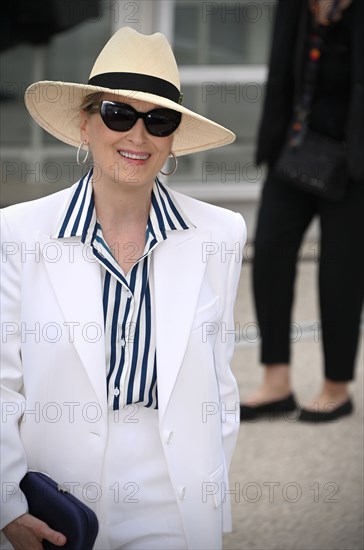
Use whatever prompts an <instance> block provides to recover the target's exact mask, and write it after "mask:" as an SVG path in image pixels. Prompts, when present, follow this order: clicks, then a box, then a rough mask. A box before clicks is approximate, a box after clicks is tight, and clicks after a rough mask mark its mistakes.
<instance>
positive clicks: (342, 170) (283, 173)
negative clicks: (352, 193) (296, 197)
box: [274, 129, 349, 201]
mask: <svg viewBox="0 0 364 550" xmlns="http://www.w3.org/2000/svg"><path fill="white" fill-rule="evenodd" d="M274 171H275V173H276V175H277V176H278V177H279V178H280V179H281V180H282V181H284V182H286V183H289V184H290V185H293V186H294V187H297V188H298V189H302V190H303V191H307V192H309V193H313V194H314V195H317V196H319V197H322V198H325V199H328V200H332V201H340V200H341V199H343V198H344V197H345V194H346V190H347V186H348V182H349V174H348V164H347V159H346V149H345V144H344V143H343V142H341V141H337V140H335V139H331V138H329V137H327V136H324V135H322V134H318V133H317V132H313V131H312V130H310V129H307V130H306V134H305V137H304V140H303V142H302V144H301V145H300V146H298V147H294V146H292V145H290V140H288V142H287V143H286V144H285V145H284V147H283V150H282V151H281V154H280V156H279V158H278V161H277V162H276V164H275V168H274Z"/></svg>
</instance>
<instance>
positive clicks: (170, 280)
mask: <svg viewBox="0 0 364 550" xmlns="http://www.w3.org/2000/svg"><path fill="white" fill-rule="evenodd" d="M209 240H210V232H209V231H207V230H204V231H199V230H196V229H190V230H188V231H171V232H170V233H168V238H167V240H166V241H164V242H163V243H162V244H160V245H159V246H158V247H157V248H156V250H155V255H154V281H155V282H154V291H155V304H156V305H155V308H156V313H155V322H156V340H157V372H158V404H159V409H160V411H161V414H163V413H164V411H165V410H166V407H167V404H168V401H169V398H170V395H171V393H172V390H173V386H174V384H175V381H176V378H177V375H178V371H179V369H180V366H181V364H182V360H183V356H184V353H185V349H186V346H187V343H188V339H189V336H190V330H191V326H192V323H193V319H194V313H195V310H196V306H197V301H198V296H199V293H200V289H201V284H202V281H203V277H204V273H205V269H206V262H204V261H203V243H204V242H209Z"/></svg>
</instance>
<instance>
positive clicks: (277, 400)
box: [240, 0, 364, 422]
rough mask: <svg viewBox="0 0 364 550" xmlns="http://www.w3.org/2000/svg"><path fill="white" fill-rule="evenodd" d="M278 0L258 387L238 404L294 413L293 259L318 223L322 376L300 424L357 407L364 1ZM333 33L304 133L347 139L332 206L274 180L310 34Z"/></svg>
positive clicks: (249, 409) (264, 153)
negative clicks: (352, 388) (353, 390)
mask: <svg viewBox="0 0 364 550" xmlns="http://www.w3.org/2000/svg"><path fill="white" fill-rule="evenodd" d="M329 4H331V5H332V0H318V1H317V0H316V1H315V0H280V1H279V2H278V6H277V11H276V20H275V27H274V34H273V43H272V51H271V59H270V66H269V78H268V86H267V94H266V99H265V104H264V109H263V114H262V120H261V125H260V131H259V136H258V145H257V163H258V164H259V163H261V162H266V163H267V164H268V175H267V178H266V181H265V185H264V188H263V193H262V198H261V204H260V210H259V215H258V222H257V230H256V236H255V257H254V265H253V286H254V297H255V305H256V312H257V319H258V323H259V327H260V331H261V337H262V349H261V361H262V363H263V364H264V365H265V372H264V378H263V382H262V385H261V386H260V387H259V389H257V391H255V393H253V394H252V395H250V396H249V397H248V398H247V400H246V401H245V403H244V404H242V405H241V407H240V409H241V420H249V419H253V418H257V417H258V416H260V415H262V414H263V413H269V414H272V413H273V414H275V413H280V414H281V413H282V412H285V411H291V410H294V409H295V408H296V406H297V405H296V401H295V398H294V394H293V392H292V388H291V383H290V368H289V362H290V348H289V331H290V319H291V309H292V302H293V294H294V292H293V289H294V279H295V270H296V260H297V253H298V250H299V247H300V244H301V241H302V238H303V235H304V232H305V230H306V229H307V227H308V225H309V224H310V222H311V220H312V219H313V217H314V216H316V215H317V216H318V217H319V221H320V232H321V246H320V260H319V297H320V312H321V328H322V341H323V353H324V374H325V379H324V382H323V385H322V387H321V389H320V390H319V392H318V394H317V395H316V397H315V398H314V399H313V401H312V402H311V403H310V404H309V405H307V406H306V408H303V409H301V411H300V413H299V417H298V418H299V419H300V420H303V421H312V422H323V421H327V420H333V419H336V418H338V417H340V416H343V415H345V414H350V413H351V412H352V410H353V403H352V400H351V398H350V395H349V392H348V382H350V381H351V380H352V379H353V376H354V365H355V359H356V354H357V347H358V341H359V331H360V318H361V311H362V304H363V294H364V254H363V250H364V248H363V237H364V32H363V30H364V2H363V1H362V0H352V1H351V0H339V1H338V6H337V8H338V9H337V12H336V16H335V19H334V20H333V21H332V22H331V23H330V25H328V23H329V21H328V20H327V10H328V8H329V7H330V6H329ZM313 21H315V22H316V23H317V24H318V25H319V26H325V27H326V29H327V32H326V35H325V41H324V45H323V49H322V52H321V59H320V65H319V72H318V76H317V80H316V86H315V90H314V94H313V98H312V102H311V109H310V116H309V119H308V127H309V128H310V129H311V130H314V131H316V132H318V133H320V134H324V135H326V136H329V137H331V138H334V139H336V140H338V141H342V140H345V142H346V146H347V149H346V150H347V163H348V171H349V186H348V190H347V192H346V195H345V197H344V198H343V199H342V200H340V201H338V202H333V201H330V200H327V199H324V198H321V197H318V196H316V195H314V194H311V193H309V192H307V191H303V190H301V189H297V188H294V187H292V186H290V185H288V184H287V183H285V182H284V181H282V179H281V178H280V177H279V175H277V171H275V170H274V168H275V164H276V161H277V159H278V157H279V154H280V152H281V150H282V146H283V143H284V141H285V138H286V134H287V128H288V126H289V125H290V122H291V121H292V117H293V113H294V107H295V98H297V94H298V93H299V92H300V91H302V89H300V86H301V88H302V72H303V67H304V60H305V59H306V57H305V55H306V56H307V52H308V49H307V48H308V46H307V43H308V40H309V36H310V32H309V29H310V28H311V27H310V25H311V24H312V22H313Z"/></svg>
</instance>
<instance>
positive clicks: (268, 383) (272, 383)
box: [244, 364, 292, 406]
mask: <svg viewBox="0 0 364 550" xmlns="http://www.w3.org/2000/svg"><path fill="white" fill-rule="evenodd" d="M291 391H292V390H291V382H290V367H289V366H288V365H287V364H273V365H267V366H265V368H264V378H263V382H262V384H261V386H260V387H259V388H258V389H257V390H256V391H255V392H254V393H252V394H250V395H249V396H248V398H247V399H245V400H244V404H245V405H251V406H254V405H262V404H263V403H267V402H270V401H277V400H279V399H285V398H286V397H288V396H289V394H290V393H291Z"/></svg>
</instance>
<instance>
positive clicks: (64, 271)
mask: <svg viewBox="0 0 364 550" xmlns="http://www.w3.org/2000/svg"><path fill="white" fill-rule="evenodd" d="M73 192H74V186H73V187H71V188H70V189H66V190H64V191H61V192H58V193H55V194H53V195H50V196H48V197H45V198H42V199H38V200H36V201H32V202H29V203H23V204H18V205H15V206H11V207H9V208H6V209H3V211H2V225H3V229H2V241H3V243H2V251H3V257H2V265H1V268H2V287H3V289H2V290H3V295H2V300H1V305H2V314H1V319H2V366H1V375H2V399H3V401H4V403H3V405H2V425H1V433H2V457H1V467H2V487H3V491H4V494H3V497H2V518H1V520H2V521H1V527H3V526H5V525H7V524H8V523H9V522H10V521H12V520H13V519H15V518H16V517H18V516H19V515H21V514H23V513H25V512H26V511H27V506H26V502H25V500H24V496H23V495H22V493H21V491H20V490H19V486H18V484H19V482H20V480H21V479H22V477H23V476H24V474H25V473H26V471H27V469H33V470H40V471H42V472H46V473H48V474H49V475H51V476H52V477H53V478H54V479H56V480H57V481H58V482H59V483H65V482H68V483H69V482H75V486H74V487H75V495H76V496H78V497H79V498H83V495H82V490H79V489H80V488H81V489H82V487H84V486H85V485H86V484H87V483H90V482H92V483H101V475H102V464H103V456H104V451H105V446H106V441H107V401H106V382H105V372H106V366H105V345H104V334H103V329H102V327H103V324H104V320H103V310H102V294H101V293H102V284H101V276H100V269H99V265H98V264H97V263H96V262H95V261H94V259H93V258H92V255H91V254H90V250H89V249H88V248H87V247H86V246H84V245H82V243H80V242H79V241H78V239H77V238H70V239H65V240H63V241H60V240H55V239H52V235H53V234H54V233H55V231H56V228H57V224H58V223H59V221H60V219H61V217H62V216H63V215H64V213H65V209H66V207H67V205H68V203H69V200H70V196H71V194H72V193H73ZM169 192H170V193H171V194H172V195H174V197H175V199H176V201H177V203H179V204H180V206H181V207H182V209H183V211H184V212H185V213H186V214H187V216H188V217H189V219H190V220H191V221H192V222H193V223H194V224H195V226H196V228H195V229H190V230H188V231H171V232H170V233H168V238H167V240H166V241H164V242H163V243H161V244H160V245H159V246H158V247H157V248H156V250H155V251H154V253H153V262H154V264H153V268H154V281H155V286H154V290H155V322H156V340H157V369H158V399H159V418H160V420H159V423H160V437H161V441H162V444H163V447H164V452H165V457H166V460H167V464H168V469H169V472H170V476H171V482H172V485H173V487H174V489H175V493H176V495H177V501H178V506H179V509H180V513H181V518H182V521H183V525H184V528H185V535H186V539H187V542H188V547H189V548H191V549H205V550H206V549H207V548H220V547H221V540H222V531H223V529H224V530H225V531H228V530H230V529H231V513H230V504H229V498H228V493H227V491H228V477H227V474H228V468H229V464H230V460H231V456H232V453H233V450H234V447H235V444H236V439H237V433H238V428H239V395H238V389H237V384H236V381H235V378H234V376H233V374H232V372H231V370H230V361H231V358H232V355H233V351H234V321H233V307H234V302H235V297H236V291H237V285H238V281H239V276H240V270H241V261H242V250H243V245H244V243H245V238H246V229H245V224H244V221H243V218H242V217H241V216H240V214H235V213H232V212H230V211H228V210H225V209H223V208H219V207H216V206H211V205H209V204H205V203H203V202H200V201H197V200H194V199H191V198H189V197H186V196H184V195H181V194H179V193H175V192H173V191H171V190H170V189H169ZM19 434H20V437H19ZM85 502H86V504H88V505H89V506H91V507H92V508H94V510H95V512H96V513H97V507H98V504H97V502H96V503H94V504H93V503H90V502H87V501H85Z"/></svg>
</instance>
